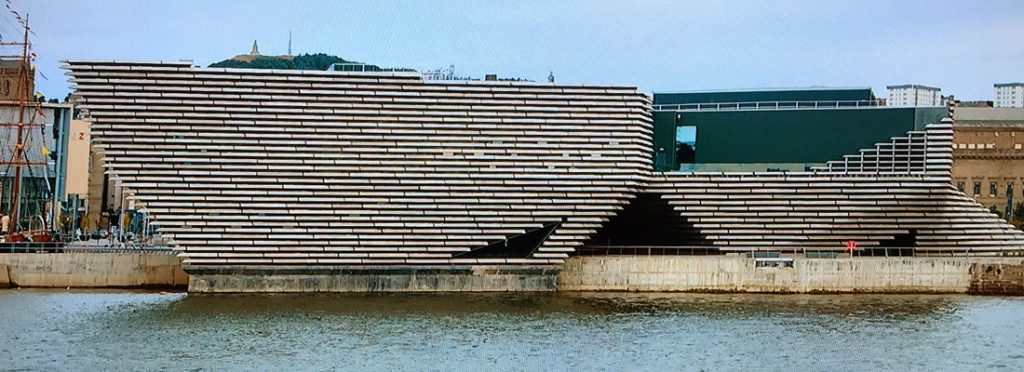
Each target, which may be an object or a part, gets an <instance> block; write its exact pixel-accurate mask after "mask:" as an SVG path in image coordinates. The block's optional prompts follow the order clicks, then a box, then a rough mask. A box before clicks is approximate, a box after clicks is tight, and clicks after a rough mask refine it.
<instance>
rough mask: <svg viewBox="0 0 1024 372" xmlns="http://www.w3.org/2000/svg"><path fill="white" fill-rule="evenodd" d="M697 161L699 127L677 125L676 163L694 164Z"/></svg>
mask: <svg viewBox="0 0 1024 372" xmlns="http://www.w3.org/2000/svg"><path fill="white" fill-rule="evenodd" d="M696 162H697V127H696V126H692V125H691V126H678V127H676V163H677V164H680V165H682V164H693V163H696Z"/></svg>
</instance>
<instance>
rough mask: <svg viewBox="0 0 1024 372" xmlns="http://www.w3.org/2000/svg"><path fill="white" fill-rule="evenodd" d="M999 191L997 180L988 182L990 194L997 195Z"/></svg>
mask: <svg viewBox="0 0 1024 372" xmlns="http://www.w3.org/2000/svg"><path fill="white" fill-rule="evenodd" d="M998 193H999V185H998V184H996V183H995V182H989V183H988V196H992V197H994V196H996V194H998Z"/></svg>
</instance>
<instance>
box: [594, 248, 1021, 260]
mask: <svg viewBox="0 0 1024 372" xmlns="http://www.w3.org/2000/svg"><path fill="white" fill-rule="evenodd" d="M725 254H741V255H744V256H746V257H750V258H754V259H759V258H780V257H783V255H790V256H796V257H804V258H842V257H974V256H978V257H1024V250H1019V251H996V250H984V251H977V250H971V249H964V250H932V249H919V248H916V247H872V246H868V247H859V248H856V249H853V250H852V251H850V250H848V249H846V248H844V247H836V248H828V247H817V248H805V247H771V248H767V249H762V248H750V249H736V247H722V246H653V245H594V246H582V247H579V248H576V253H575V255H579V256H613V255H622V256H714V255H725Z"/></svg>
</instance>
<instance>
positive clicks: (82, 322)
mask: <svg viewBox="0 0 1024 372" xmlns="http://www.w3.org/2000/svg"><path fill="white" fill-rule="evenodd" d="M0 313H2V314H6V316H5V318H4V319H3V320H0V335H7V336H5V337H7V339H8V340H9V341H10V342H5V343H7V344H9V345H13V347H5V348H2V349H0V360H5V361H10V364H8V365H5V366H3V367H0V369H19V368H31V369H76V370H77V369H160V368H169V369H250V370H251V369H287V370H294V369H331V368H336V369H345V370H350V369H434V370H436V369H452V368H453V367H454V368H455V369H481V368H499V369H516V370H519V369H528V370H550V369H570V368H572V369H583V368H586V369H593V368H597V369H612V370H633V369H638V368H639V369H645V370H651V369H673V370H676V369H782V368H787V369H788V368H800V369H815V370H820V369H829V370H852V369H864V368H870V369H895V368H910V369H915V370H916V369H951V368H968V369H980V368H998V367H1004V368H1007V369H1017V370H1019V369H1021V368H1024V327H1022V326H1021V324H1024V299H1020V298H991V297H988V298H983V297H966V296H904V295H878V296H875V295H807V296H802V295H724V294H723V295H706V294H633V293H557V294H556V293H537V294H389V295H380V294H321V295H308V294H303V295H293V294H289V295H215V296H214V295H186V294H182V293H171V294H167V293H145V292H70V293H69V292H59V291H29V290H8V291H0Z"/></svg>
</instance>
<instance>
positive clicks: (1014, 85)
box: [994, 83, 1024, 88]
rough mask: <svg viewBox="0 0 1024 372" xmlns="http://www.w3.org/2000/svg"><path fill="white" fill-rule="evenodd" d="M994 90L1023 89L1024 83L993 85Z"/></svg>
mask: <svg viewBox="0 0 1024 372" xmlns="http://www.w3.org/2000/svg"><path fill="white" fill-rule="evenodd" d="M994 86H995V87H996V88H1002V87H1024V83H999V84H995V85H994Z"/></svg>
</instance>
